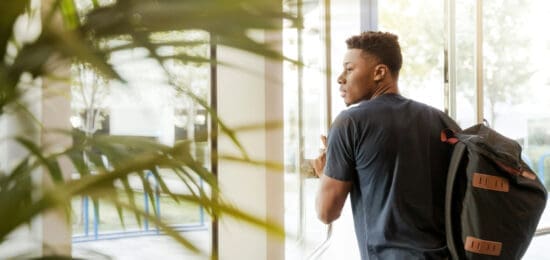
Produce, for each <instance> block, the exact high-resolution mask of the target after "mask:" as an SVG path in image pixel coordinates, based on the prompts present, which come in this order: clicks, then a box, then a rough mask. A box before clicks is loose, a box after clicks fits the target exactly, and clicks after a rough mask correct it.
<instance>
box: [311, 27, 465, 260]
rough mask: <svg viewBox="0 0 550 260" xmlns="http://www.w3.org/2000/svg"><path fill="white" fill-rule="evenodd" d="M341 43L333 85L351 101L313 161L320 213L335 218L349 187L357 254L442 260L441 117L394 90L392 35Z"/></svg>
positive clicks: (446, 151)
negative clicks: (338, 72)
mask: <svg viewBox="0 0 550 260" xmlns="http://www.w3.org/2000/svg"><path fill="white" fill-rule="evenodd" d="M346 43H347V45H348V51H347V53H346V55H345V57H344V62H343V66H344V71H343V72H342V74H341V75H340V76H339V77H338V83H339V84H340V95H341V96H342V98H343V99H344V102H345V103H346V105H348V106H350V105H356V106H354V107H351V108H349V109H347V110H345V111H343V112H342V113H341V114H340V115H338V117H337V118H336V119H335V121H334V123H333V125H332V128H331V129H330V132H329V135H328V143H327V144H326V154H325V153H322V154H321V155H320V156H319V157H318V158H317V159H316V160H315V161H314V168H315V171H316V172H317V173H318V175H319V176H320V181H321V183H320V189H319V194H318V196H317V213H318V216H319V219H320V220H321V221H323V222H324V223H327V224H328V223H331V222H332V221H334V220H335V219H337V218H338V217H339V216H340V213H341V211H342V207H343V205H344V202H345V200H346V197H347V195H348V193H350V197H351V205H352V210H353V218H354V222H355V233H356V236H357V240H358V244H359V248H360V251H361V258H362V259H407V260H410V259H445V258H446V257H447V256H448V252H447V247H446V243H445V226H444V225H445V224H444V198H445V181H446V174H447V168H448V164H449V160H450V156H451V147H450V146H449V145H448V144H446V143H443V142H441V140H440V134H441V130H443V129H445V128H447V126H446V125H445V123H444V122H445V121H444V119H443V117H446V115H445V114H444V113H443V112H441V111H439V110H437V109H435V108H432V107H430V106H427V105H425V104H422V103H419V102H416V101H413V100H410V99H407V98H405V97H403V96H401V95H400V94H399V89H398V84H397V82H398V78H399V70H400V69H401V64H402V56H401V48H400V46H399V43H398V41H397V36H395V35H393V34H390V33H382V32H365V33H362V34H361V35H357V36H353V37H351V38H349V39H348V40H347V41H346ZM451 122H453V121H452V120H451ZM452 127H456V125H455V126H452ZM323 142H325V140H323Z"/></svg>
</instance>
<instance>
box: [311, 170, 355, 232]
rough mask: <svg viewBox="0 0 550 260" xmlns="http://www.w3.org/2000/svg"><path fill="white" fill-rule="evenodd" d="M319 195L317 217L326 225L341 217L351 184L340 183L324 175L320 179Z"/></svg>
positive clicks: (346, 182)
mask: <svg viewBox="0 0 550 260" xmlns="http://www.w3.org/2000/svg"><path fill="white" fill-rule="evenodd" d="M320 181H321V183H320V187H319V193H318V194H317V200H316V210H317V217H318V218H319V220H321V221H322V222H323V223H325V224H330V223H332V221H334V220H336V219H337V218H338V217H340V214H341V213H342V208H343V207H344V202H346V198H347V196H348V193H349V192H350V190H351V182H348V181H340V180H337V179H334V178H331V177H328V176H325V175H324V174H322V175H321V177H320Z"/></svg>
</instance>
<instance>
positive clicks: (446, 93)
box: [284, 0, 550, 259]
mask: <svg viewBox="0 0 550 260" xmlns="http://www.w3.org/2000/svg"><path fill="white" fill-rule="evenodd" d="M322 2H331V3H330V4H329V6H330V15H331V17H330V18H331V19H330V20H331V22H330V23H329V24H330V26H331V27H330V28H329V29H330V36H331V37H330V38H329V39H328V41H327V39H325V38H323V37H322V35H323V33H322V32H323V31H324V30H325V29H326V28H325V27H323V26H326V24H323V23H322V18H323V15H322V13H321V11H322V5H320V4H319V3H318V2H317V1H305V2H302V3H303V4H304V5H303V8H302V9H301V10H300V11H301V12H303V13H302V14H303V15H304V20H305V27H304V29H303V30H302V31H285V46H284V51H285V54H291V55H293V56H292V57H295V58H296V59H301V61H303V63H304V67H302V68H300V67H299V66H293V65H290V64H287V65H288V66H287V67H285V71H284V73H285V75H284V77H285V80H284V82H285V93H286V94H285V95H286V96H285V113H286V115H287V118H286V122H287V123H288V122H293V123H292V124H290V127H289V126H287V128H286V129H285V131H286V132H285V140H286V141H287V143H285V155H286V156H287V159H286V160H285V163H287V164H288V163H289V162H291V164H292V166H293V167H294V168H293V167H290V168H287V173H288V176H293V177H292V178H296V179H295V180H296V181H295V182H292V183H293V184H292V185H290V186H287V190H286V191H287V192H286V194H287V197H286V198H287V200H286V202H287V204H286V205H287V206H286V214H287V219H286V221H287V227H288V226H289V225H291V226H292V227H293V228H294V229H291V230H295V231H297V232H298V233H300V232H302V233H300V234H302V235H303V236H301V238H302V239H304V241H305V247H304V248H306V249H305V250H306V254H307V252H308V251H307V250H311V249H312V248H313V247H312V244H313V245H315V244H317V245H318V244H320V243H321V242H322V240H323V239H324V238H325V234H324V233H323V226H322V225H318V224H312V223H310V222H317V223H318V221H317V220H316V218H315V216H314V213H313V212H310V211H314V208H313V205H312V203H313V198H314V196H315V194H314V193H315V190H316V186H315V180H313V181H311V180H306V181H305V183H308V182H309V183H310V184H306V185H305V186H304V185H303V183H304V182H303V180H301V179H299V178H298V177H297V176H296V175H292V174H293V173H297V172H299V171H300V169H299V168H300V166H303V160H304V159H308V158H309V159H310V158H313V157H315V155H316V153H317V150H318V146H319V144H320V142H319V141H318V136H319V135H320V134H321V133H323V131H324V130H325V129H324V125H323V124H324V122H323V117H326V118H330V119H334V117H335V116H336V115H337V114H338V113H339V112H340V111H342V110H343V109H345V107H344V105H343V104H342V102H341V99H340V97H339V96H338V85H337V84H336V77H337V75H338V73H339V72H340V69H341V59H342V57H343V54H344V52H345V43H344V41H345V39H346V38H347V37H349V36H351V35H354V34H358V33H360V30H359V28H360V27H361V28H362V30H369V29H373V30H382V31H390V32H393V33H395V34H397V35H398V36H399V40H400V43H401V46H402V50H403V56H404V57H403V58H404V59H403V61H404V64H403V68H402V71H401V74H400V80H399V87H400V90H401V92H402V94H403V95H404V96H406V97H409V98H412V99H415V100H418V101H421V102H424V103H427V104H429V105H432V106H434V107H436V108H439V109H441V110H444V111H446V112H448V113H449V114H450V115H452V116H453V117H454V118H455V119H456V120H457V122H458V123H459V124H460V125H461V126H462V127H468V126H471V125H474V124H475V123H477V122H478V121H479V120H480V119H482V118H483V119H486V120H487V122H488V123H489V124H490V125H491V126H492V127H493V128H495V129H496V130H497V131H499V132H501V133H503V134H505V135H506V136H508V137H510V138H513V139H514V140H516V141H518V142H519V143H520V144H521V145H522V147H523V155H522V156H523V159H524V160H525V161H526V162H527V163H528V164H529V165H530V166H531V168H532V169H533V170H534V171H536V172H537V174H538V175H539V178H541V179H543V181H544V182H545V184H546V187H550V114H549V113H548V112H547V111H550V102H548V101H547V97H548V96H550V76H549V75H550V63H549V61H548V59H545V58H546V57H549V56H550V47H549V46H550V36H548V34H544V33H541V32H544V31H545V29H544V28H543V27H544V25H546V24H549V23H550V20H549V19H550V17H549V16H548V15H547V14H546V13H545V11H546V10H548V9H549V8H550V5H549V4H547V3H546V2H545V1H528V0H517V1H476V0H466V1H460V2H459V1H454V0H446V1H429V0H421V1H411V0H391V1H354V0H347V1H322ZM299 3H300V2H299ZM480 3H481V4H480ZM480 6H481V8H480ZM372 10H376V11H374V12H373V11H372ZM479 10H482V13H481V15H480V16H479V15H477V13H476V12H478V11H479ZM367 16H368V17H367ZM312 21H313V22H312ZM360 21H361V23H362V24H361V25H359V22H360ZM365 21H368V22H367V23H365ZM480 30H482V34H478V32H481V31H480ZM310 40H311V41H310ZM327 43H328V44H329V46H328V47H329V49H330V54H331V55H330V59H329V61H330V62H329V63H326V62H327V61H326V60H323V59H321V57H322V55H323V52H324V50H325V49H324V48H326V47H325V46H324V45H323V44H327ZM312 54H313V55H315V56H314V57H311V55H312ZM324 64H329V66H328V67H327V68H328V69H327V72H330V73H331V74H330V79H331V80H332V81H331V82H328V83H327V82H326V81H325V82H323V81H321V80H320V79H322V78H323V75H322V74H323V73H319V72H318V70H322V68H323V66H325V65H324ZM312 68H314V69H313V70H312ZM480 78H481V79H482V81H480V80H478V79H480ZM330 83H332V84H330ZM312 84H314V85H315V86H312ZM323 84H326V85H323ZM327 86H328V87H331V91H332V92H331V94H330V97H324V96H323V92H321V91H323V90H322V88H323V87H327ZM325 101H328V102H326V103H325ZM325 104H326V106H325ZM319 111H322V112H321V114H319ZM325 114H326V115H325ZM298 180H301V182H300V181H298ZM299 183H301V184H299ZM293 185H294V186H293ZM308 185H310V186H308ZM289 187H294V188H295V193H292V192H289V191H291V189H289ZM306 193H307V194H306ZM288 194H294V195H293V196H295V197H292V196H288ZM300 194H301V195H300ZM304 194H306V195H304ZM299 196H302V199H299ZM304 198H305V199H304ZM308 203H309V204H308ZM296 204H299V205H297V206H296ZM302 204H305V206H304V205H302ZM346 211H350V209H349V208H347V209H344V216H343V217H341V218H340V219H339V220H338V221H337V222H335V227H334V229H333V232H334V233H335V234H334V236H336V237H333V240H332V245H331V247H330V248H329V251H327V252H326V253H325V258H326V259H331V258H330V257H329V255H331V256H333V255H338V253H339V254H340V255H339V256H340V257H341V256H343V255H342V254H347V255H346V256H347V257H346V259H359V257H358V255H357V254H355V255H354V254H352V253H350V251H353V250H354V248H355V245H354V240H355V239H354V235H353V231H351V232H347V233H346V235H347V237H346V238H343V237H337V236H338V233H342V230H344V229H349V228H351V229H352V227H351V221H352V220H351V216H349V215H348V216H346V215H345V214H346ZM304 215H305V217H304ZM289 216H292V217H290V221H289ZM296 216H302V219H301V220H300V217H296ZM304 218H305V219H306V222H304V220H303V219H304ZM300 221H301V222H300ZM315 225H316V226H315ZM549 227H550V210H548V209H547V210H546V212H545V213H544V215H543V217H542V220H541V222H540V225H539V233H540V234H544V232H541V231H543V230H548V228H549ZM308 230H309V231H308ZM311 230H315V232H312V231H311ZM308 232H310V234H309V235H307V233H308ZM304 234H306V235H305V236H304ZM340 239H343V240H345V241H346V243H347V244H346V245H344V244H339V240H340ZM548 239H550V235H539V236H536V237H535V238H534V240H533V242H532V244H531V247H530V248H529V250H528V252H527V254H526V256H525V258H524V259H542V258H545V254H544V250H543V249H544V245H545V244H547V243H548V241H549V240H548ZM333 253H336V254H333ZM287 256H288V254H287ZM546 257H547V256H546Z"/></svg>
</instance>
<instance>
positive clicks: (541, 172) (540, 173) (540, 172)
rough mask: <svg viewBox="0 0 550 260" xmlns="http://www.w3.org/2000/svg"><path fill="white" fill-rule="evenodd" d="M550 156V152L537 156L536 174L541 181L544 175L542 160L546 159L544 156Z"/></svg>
mask: <svg viewBox="0 0 550 260" xmlns="http://www.w3.org/2000/svg"><path fill="white" fill-rule="evenodd" d="M548 157H550V153H547V154H543V155H542V156H541V157H540V158H539V162H538V175H539V178H540V181H542V183H544V175H545V172H544V169H545V167H544V162H545V161H546V158H548Z"/></svg>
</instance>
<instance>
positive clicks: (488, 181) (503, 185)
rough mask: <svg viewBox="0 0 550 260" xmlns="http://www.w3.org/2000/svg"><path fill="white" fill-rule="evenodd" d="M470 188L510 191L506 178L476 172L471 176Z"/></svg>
mask: <svg viewBox="0 0 550 260" xmlns="http://www.w3.org/2000/svg"><path fill="white" fill-rule="evenodd" d="M472 186H474V187H476V188H480V189H486V190H494V191H501V192H508V191H510V183H509V182H508V180H507V179H506V178H502V177H498V176H494V175H488V174H483V173H477V172H476V173H474V174H473V176H472Z"/></svg>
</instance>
